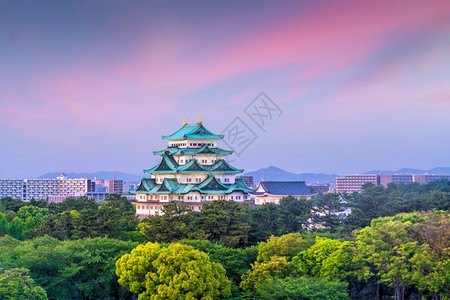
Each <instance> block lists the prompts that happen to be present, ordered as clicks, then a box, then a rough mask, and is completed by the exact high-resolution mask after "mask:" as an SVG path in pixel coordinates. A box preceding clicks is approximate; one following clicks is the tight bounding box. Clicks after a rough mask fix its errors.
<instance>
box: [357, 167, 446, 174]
mask: <svg viewBox="0 0 450 300" xmlns="http://www.w3.org/2000/svg"><path fill="white" fill-rule="evenodd" d="M380 173H383V174H418V175H419V174H427V175H432V174H435V175H450V168H444V167H437V168H433V169H429V170H420V169H408V168H403V169H398V170H396V171H380V170H372V171H368V172H365V173H364V174H380Z"/></svg>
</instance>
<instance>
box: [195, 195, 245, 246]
mask: <svg viewBox="0 0 450 300" xmlns="http://www.w3.org/2000/svg"><path fill="white" fill-rule="evenodd" d="M249 211H250V207H249V206H248V205H247V204H243V203H237V202H235V201H228V200H215V201H213V202H211V203H207V204H205V205H203V207H202V211H201V213H200V218H199V221H198V222H199V226H200V227H201V228H202V229H203V231H204V232H205V233H206V235H207V236H208V239H209V240H210V241H212V242H215V243H220V244H223V245H224V246H227V247H231V248H234V247H244V246H246V245H247V244H248V231H249V229H250V225H249V223H248V219H249Z"/></svg>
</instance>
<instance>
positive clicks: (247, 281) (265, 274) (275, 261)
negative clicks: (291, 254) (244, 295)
mask: <svg viewBox="0 0 450 300" xmlns="http://www.w3.org/2000/svg"><path fill="white" fill-rule="evenodd" d="M302 275H304V272H303V270H301V269H300V268H299V267H298V264H296V263H294V262H292V261H288V260H287V258H286V257H283V256H272V257H271V258H270V260H269V261H264V262H260V261H256V262H255V263H254V264H252V269H251V270H249V271H248V272H247V273H246V274H244V275H242V281H241V284H240V287H241V288H242V289H243V290H244V291H247V292H253V293H254V292H256V290H257V289H258V286H259V285H260V284H261V283H262V282H264V281H265V280H267V279H268V278H286V277H288V276H293V277H297V276H302Z"/></svg>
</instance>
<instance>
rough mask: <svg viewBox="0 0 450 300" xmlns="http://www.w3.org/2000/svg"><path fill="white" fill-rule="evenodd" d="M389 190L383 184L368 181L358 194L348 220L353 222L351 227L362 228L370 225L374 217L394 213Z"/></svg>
mask: <svg viewBox="0 0 450 300" xmlns="http://www.w3.org/2000/svg"><path fill="white" fill-rule="evenodd" d="M393 214H395V212H392V210H391V203H389V199H388V191H387V189H386V188H384V187H383V186H382V185H376V186H375V185H373V184H372V183H366V184H365V185H364V186H363V192H362V193H360V194H356V197H355V202H354V207H353V210H352V214H351V217H350V218H348V220H346V222H350V223H352V224H351V225H352V226H350V227H351V228H353V229H354V228H361V227H365V226H369V225H370V221H371V220H372V219H374V218H379V217H384V216H388V215H393Z"/></svg>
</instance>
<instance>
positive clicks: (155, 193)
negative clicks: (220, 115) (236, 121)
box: [131, 119, 251, 217]
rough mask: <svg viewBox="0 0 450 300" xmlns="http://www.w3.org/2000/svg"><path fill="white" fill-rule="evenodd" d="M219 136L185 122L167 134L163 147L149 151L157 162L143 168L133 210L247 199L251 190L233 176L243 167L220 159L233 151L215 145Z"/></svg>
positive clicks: (196, 206)
mask: <svg viewBox="0 0 450 300" xmlns="http://www.w3.org/2000/svg"><path fill="white" fill-rule="evenodd" d="M223 137H224V136H223V135H217V134H214V133H212V132H211V131H209V130H208V129H206V128H205V126H203V123H202V119H200V121H199V122H198V123H197V124H186V121H184V122H183V127H181V128H180V129H179V130H178V131H176V132H175V133H173V134H171V135H166V136H162V138H163V139H164V140H167V141H168V146H167V148H166V149H164V150H161V151H153V153H154V154H155V155H159V156H161V162H160V163H159V164H158V165H156V166H154V167H153V168H151V169H148V170H144V173H147V174H150V175H151V177H150V178H143V179H142V180H141V183H140V185H139V187H138V188H137V189H136V190H134V191H131V192H132V193H135V194H136V213H137V214H138V215H140V216H142V217H143V216H147V215H155V214H160V213H161V211H162V207H163V205H165V204H167V203H170V202H175V203H185V204H188V205H189V207H190V208H191V209H192V210H200V209H201V206H202V204H203V203H205V202H210V201H213V200H218V199H224V200H233V201H244V200H249V196H248V192H250V191H251V189H250V188H249V187H248V186H247V185H246V184H245V183H244V181H243V180H242V179H238V178H235V177H236V174H238V173H242V172H243V171H244V170H242V169H236V168H235V167H233V166H231V165H230V164H229V163H228V162H226V161H225V160H224V158H225V156H227V155H230V154H232V153H233V151H231V150H224V149H221V148H219V147H218V146H217V142H218V140H220V139H222V138H223Z"/></svg>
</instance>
